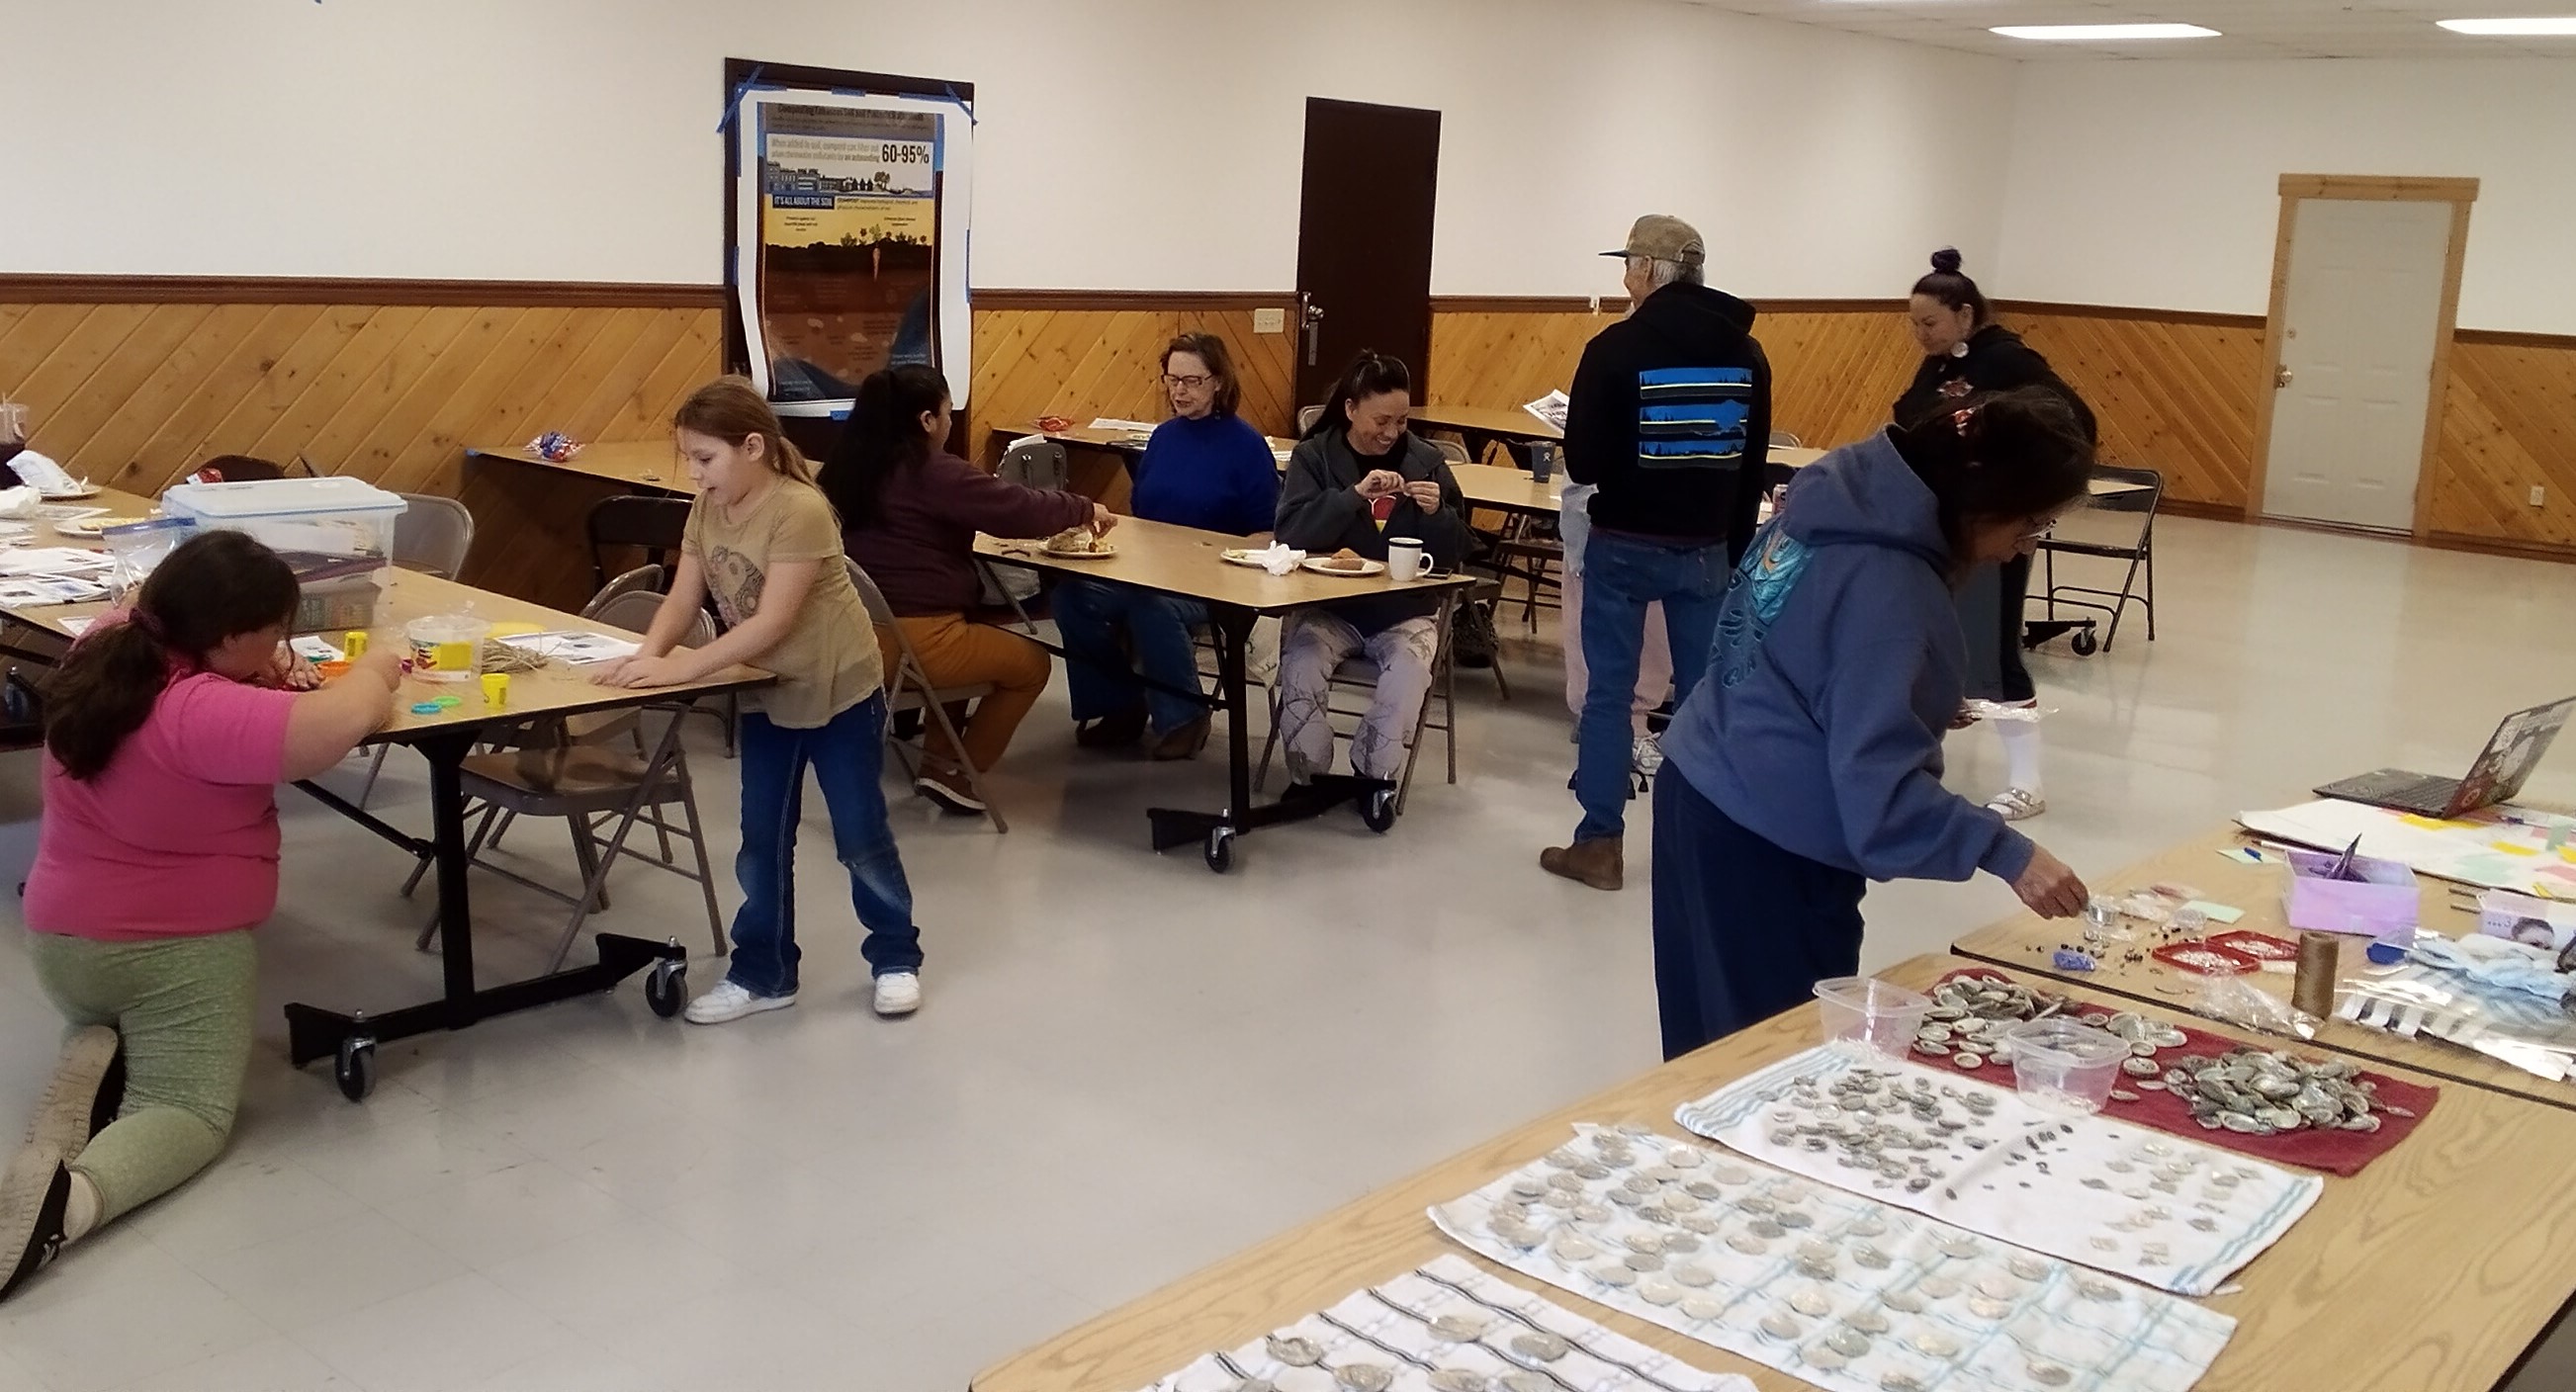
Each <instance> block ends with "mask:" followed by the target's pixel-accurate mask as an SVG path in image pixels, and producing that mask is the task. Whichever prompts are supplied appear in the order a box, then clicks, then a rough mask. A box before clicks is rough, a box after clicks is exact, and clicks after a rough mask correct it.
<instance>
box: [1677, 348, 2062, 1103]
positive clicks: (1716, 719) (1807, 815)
mask: <svg viewBox="0 0 2576 1392" xmlns="http://www.w3.org/2000/svg"><path fill="white" fill-rule="evenodd" d="M2092 461H2093V447H2092V444H2091V443H2090V441H2089V440H2088V439H2087V438H2086V436H2085V433H2084V431H2083V430H2082V429H2081V427H2080V426H2079V425H2078V423H2077V421H2076V418H2075V415H2074V413H2073V411H2071V410H2070V409H2068V407H2067V405H2066V402H2065V399H2064V398H2063V397H2061V396H2059V395H2057V394H2056V393H2053V392H2050V391H2048V390H2047V389H2045V388H2041V387H2022V388H2016V389H2014V390H2012V391H2005V392H1997V393H1994V394H1992V395H1989V396H1984V397H1971V398H1968V399H1966V400H1964V401H1962V402H1960V403H1959V404H1958V405H1957V406H1955V407H1954V408H1953V409H1951V410H1948V411H1943V412H1940V413H1939V414H1936V415H1932V416H1928V417H1925V418H1923V419H1921V420H1919V421H1917V422H1915V423H1913V424H1910V425H1904V426H1899V427H1896V428H1893V429H1890V430H1886V431H1883V432H1881V433H1880V434H1879V435H1878V436H1877V437H1876V438H1874V439H1869V440H1864V441H1862V442H1861V443H1859V444H1856V445H1850V446H1847V447H1845V448H1843V449H1839V450H1836V451H1834V452H1833V453H1832V454H1830V455H1827V456H1826V457H1824V458H1823V459H1820V460H1817V461H1816V462H1815V463H1813V464H1810V465H1808V466H1807V467H1806V468H1804V469H1801V470H1799V471H1798V477H1797V480H1796V481H1795V482H1793V483H1791V484H1790V485H1789V496H1788V500H1787V501H1786V503H1784V504H1783V505H1782V507H1781V509H1780V515H1779V516H1777V517H1775V518H1773V519H1772V520H1771V522H1770V524H1769V525H1767V526H1765V527H1764V528H1763V529H1762V531H1761V532H1760V533H1759V534H1758V535H1757V536H1755V538H1754V541H1753V549H1752V550H1750V551H1748V552H1746V553H1745V556H1744V560H1743V563H1742V564H1740V565H1738V566H1737V567H1736V570H1735V575H1734V577H1733V579H1732V580H1731V581H1730V583H1729V584H1728V586H1727V590H1726V598H1725V599H1724V601H1722V603H1721V604H1720V606H1719V609H1718V621H1717V641H1716V643H1715V645H1714V646H1713V647H1712V648H1711V649H1710V651H1709V658H1708V671H1707V673H1706V675H1704V676H1703V677H1702V678H1701V679H1700V683H1699V685H1698V686H1697V687H1696V688H1694V689H1693V690H1692V692H1691V696H1690V699H1689V700H1688V701H1685V702H1684V703H1683V704H1682V708H1681V710H1680V711H1679V712H1678V713H1677V714H1676V715H1674V717H1673V723H1672V727H1671V728H1670V729H1668V730H1666V731H1665V732H1664V768H1663V773H1662V775H1661V776H1660V777H1658V778H1657V779H1656V780H1655V870H1654V876H1655V904H1654V916H1655V994H1656V997H1657V1001H1658V1003H1659V1005H1660V1007H1661V1013H1662V1017H1663V1037H1664V1057H1666V1058H1678V1057H1680V1056H1681V1055H1683V1054H1686V1053H1688V1052H1690V1051H1691V1050H1693V1049H1696V1048H1698V1047H1699V1046H1701V1045H1703V1044H1706V1043H1708V1042H1709V1041H1710V1040H1713V1039H1718V1038H1722V1037H1723V1036H1725V1035H1728V1034H1732V1033H1734V1032H1735V1031H1737V1030H1739V1029H1743V1028H1744V1027H1746V1026H1747V1025H1751V1024H1754V1023H1757V1022H1759V1021H1761V1020H1763V1019H1766V1018H1768V1017H1769V1016H1772V1015H1776V1014H1778V1013H1779V1012H1781V1011H1783V1010H1786V1009H1788V1008H1789V1007H1791V1006H1793V1005H1796V1004H1798V1003H1799V1002H1801V1001H1803V1000H1805V999H1806V998H1807V995H1808V991H1809V989H1810V988H1811V987H1812V986H1814V984H1815V983H1816V982H1818V981H1821V980H1824V979H1825V978H1827V977H1833V976H1847V975H1850V974H1851V973H1853V972H1856V971H1858V970H1859V969H1860V940H1861V914H1860V900H1861V893H1862V891H1863V890H1864V889H1865V888H1867V885H1868V882H1869V881H1871V880H1893V879H1931V880H1964V879H1967V878H1969V877H1970V876H1972V875H1974V874H1975V873H1976V872H1978V871H1980V870H1983V871H1985V872H1987V873H1988V874H1991V875H1993V876H1995V877H1996V878H1998V879H2001V880H2003V881H2005V882H2006V883H2008V884H2010V885H2011V886H2012V888H2013V893H2015V894H2017V895H2019V896H2020V897H2021V901H2022V902H2023V903H2024V904H2027V905H2029V906H2030V908H2031V910H2032V911H2033V912H2035V913H2038V914H2040V915H2042V916H2043V917H2048V918H2064V917H2068V916H2070V915H2073V914H2074V913H2076V912H2078V911H2079V910H2081V909H2082V908H2083V907H2084V900H2085V889H2084V882H2083V881H2082V880H2080V879H2078V878H2076V875H2075V872H2074V871H2072V870H2069V869H2068V868H2067V867H2066V865H2065V863H2064V862H2062V861H2060V860H2059V859H2058V858H2057V857H2055V856H2053V855H2050V854H2049V853H2048V852H2047V851H2045V850H2043V849H2041V848H2040V847H2038V846H2037V845H2034V844H2033V843H2032V842H2031V840H2030V838H2028V837H2026V836H2024V835H2022V834H2021V833H2020V832H2018V831H2016V830H2014V829H2013V828H2011V827H2009V826H2007V825H2005V822H2004V817H2003V815H2002V814H2000V813H1998V812H1996V811H1994V810H1993V809H1991V808H1986V807H1980V806H1978V805H1977V804H1976V803H1975V802H1972V801H1970V800H1969V799H1967V798H1964V797H1961V796H1959V795H1958V794H1956V793H1953V792H1951V791H1950V790H1948V789H1947V788H1944V787H1942V786H1941V737H1942V735H1943V734H1944V733H1945V732H1947V731H1948V730H1949V728H1950V726H1951V723H1952V720H1953V719H1954V717H1956V716H1957V715H1958V713H1959V709H1960V699H1961V698H1960V688H1961V683H1962V682H1963V680H1964V677H1965V673H1964V668H1965V665H1966V655H1965V650H1964V644H1963V642H1962V640H1961V637H1960V633H1959V619H1958V615H1957V612H1956V610H1954V609H1953V608H1952V605H1951V593H1952V591H1953V590H1955V589H1956V588H1957V587H1958V585H1959V584H1960V582H1961V581H1962V580H1964V579H1965V578H1966V577H1967V575H1968V574H1969V573H1970V572H1971V571H1973V570H1975V569H1976V568H1977V567H1979V566H1991V565H1996V564H1999V563H2001V562H2002V561H2004V560H2006V559H2009V558H2010V557H2013V556H2016V555H2024V554H2027V553H2028V552H2029V551H2030V550H2031V549H2032V548H2033V547H2034V546H2036V545H2037V544H2038V541H2039V538H2040V536H2041V535H2042V534H2044V533H2045V532H2046V531H2047V530H2048V528H2049V526H2050V525H2051V524H2052V523H2054V522H2055V521H2056V520H2057V518H2058V516H2059V515H2060V514H2061V513H2064V512H2065V511H2067V510H2068V509H2069V508H2071V507H2073V506H2074V505H2075V504H2076V503H2077V502H2078V501H2080V500H2081V499H2082V498H2083V496H2084V489H2085V481H2086V476H2087V474H2088V473H2089V471H2090V469H2091V467H2092Z"/></svg>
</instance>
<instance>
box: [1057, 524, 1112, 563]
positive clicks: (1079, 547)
mask: <svg viewBox="0 0 2576 1392" xmlns="http://www.w3.org/2000/svg"><path fill="white" fill-rule="evenodd" d="M1046 549H1048V550H1049V551H1059V552H1063V553H1064V554H1066V555H1071V556H1088V555H1090V554H1091V553H1093V552H1095V551H1106V550H1108V549H1109V548H1108V546H1107V545H1106V544H1104V543H1103V542H1102V541H1101V539H1100V538H1099V537H1097V536H1094V535H1092V531H1091V528H1089V527H1087V526H1085V527H1067V528H1065V529H1064V530H1063V531H1061V532H1058V533H1056V534H1055V535H1054V536H1051V537H1048V538H1047V544H1046Z"/></svg>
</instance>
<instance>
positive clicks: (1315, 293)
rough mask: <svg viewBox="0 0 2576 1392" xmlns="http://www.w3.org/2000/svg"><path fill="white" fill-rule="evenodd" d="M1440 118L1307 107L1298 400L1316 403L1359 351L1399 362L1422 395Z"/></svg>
mask: <svg viewBox="0 0 2576 1392" xmlns="http://www.w3.org/2000/svg"><path fill="white" fill-rule="evenodd" d="M1439 188H1440V113H1439V112H1437V111H1417V110H1415V109H1413V108H1411V107H1405V106H1372V105H1369V104H1368V103H1366V102H1346V101H1327V100H1325V99H1323V98H1321V97H1309V98H1307V99H1306V172H1305V181H1304V192H1303V195H1302V197H1301V198H1300V199H1299V202H1298V208H1297V298H1298V301H1299V304H1300V306H1301V308H1302V313H1303V316H1304V322H1303V323H1301V324H1300V325H1298V326H1297V328H1298V330H1299V333H1298V339H1297V344H1296V349H1297V400H1298V402H1299V404H1301V405H1313V404H1315V403H1317V402H1320V401H1322V400H1323V399H1324V397H1325V396H1326V394H1328V393H1329V392H1331V390H1332V387H1333V383H1334V382H1335V381H1336V380H1338V379H1339V378H1340V377H1341V375H1342V369H1343V368H1345V367H1348V366H1350V362H1351V359H1352V358H1353V357H1355V356H1357V355H1358V354H1359V353H1360V351H1361V350H1362V349H1373V350H1375V351H1377V352H1380V353H1383V354H1386V355H1387V356H1389V357H1396V358H1402V359H1403V360H1404V364H1405V366H1407V367H1409V368H1411V369H1413V399H1414V400H1416V401H1420V400H1422V399H1423V392H1424V388H1425V386H1426V384H1427V383H1428V381H1429V372H1430V359H1431V212H1432V207H1433V205H1434V203H1435V202H1436V201H1437V198H1438V195H1439Z"/></svg>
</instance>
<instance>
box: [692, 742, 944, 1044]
mask: <svg viewBox="0 0 2576 1392" xmlns="http://www.w3.org/2000/svg"><path fill="white" fill-rule="evenodd" d="M885 721H886V699H885V693H884V692H882V691H880V692H878V693H877V694H875V695H874V696H870V697H869V698H868V699H866V700H864V701H861V702H859V703H858V704H857V705H855V706H852V707H850V708H849V709H848V710H845V711H843V712H841V713H840V714H839V715H836V716H833V717H832V719H831V721H830V722H829V723H827V724H824V725H819V726H816V727H815V728H813V729H810V730H791V729H788V728H787V727H785V726H783V725H777V724H773V723H771V721H770V719H769V717H768V716H767V715H766V714H763V713H762V712H759V711H744V712H743V714H742V757H741V760H740V763H741V768H742V853H741V854H740V855H737V856H735V857H734V862H733V873H734V878H735V879H737V880H739V881H741V882H742V909H741V911H740V912H738V913H736V914H735V915H734V916H733V965H732V966H731V967H730V968H728V969H727V970H726V972H725V979H726V980H728V981H731V982H732V983H734V984H735V985H737V986H740V987H741V988H743V989H744V990H746V991H749V992H751V993H752V994H753V995H755V996H783V995H786V994H787V993H788V992H790V991H793V990H795V989H796V962H797V959H798V958H799V957H801V956H802V955H803V954H802V953H800V952H798V951H797V949H796V824H797V822H798V821H799V820H801V819H802V818H803V816H804V802H805V770H806V769H807V768H808V767H811V768H812V769H813V770H814V782H815V784H816V785H817V786H819V787H820V788H821V789H822V790H823V806H824V807H825V808H826V809H827V810H828V811H829V812H830V813H831V815H832V850H833V854H834V855H835V856H836V857H838V858H839V860H840V862H841V864H842V865H844V866H846V867H848V869H849V872H850V902H851V903H852V904H853V905H855V906H856V907H857V909H858V912H859V923H860V925H861V926H863V927H865V928H866V929H867V940H866V941H865V942H864V943H862V944H861V945H860V948H859V955H861V956H862V957H865V958H866V959H867V963H868V966H869V967H870V968H871V969H873V970H874V971H875V973H876V974H877V975H879V976H883V975H885V974H886V973H888V972H908V971H919V970H920V969H921V930H920V929H919V928H917V927H915V926H914V925H913V921H912V886H910V885H909V884H907V883H905V882H904V878H903V861H902V859H901V858H900V857H898V856H897V855H896V854H895V849H894V828H893V826H892V825H891V824H889V823H888V822H887V820H886V804H885V789H884V788H883V787H882V786H880V785H879V784H878V782H877V780H878V777H879V776H880V775H881V774H882V773H883V772H884V771H885Z"/></svg>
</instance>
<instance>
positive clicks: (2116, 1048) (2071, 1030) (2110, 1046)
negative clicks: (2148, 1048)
mask: <svg viewBox="0 0 2576 1392" xmlns="http://www.w3.org/2000/svg"><path fill="white" fill-rule="evenodd" d="M2004 1042H2005V1044H2007V1045H2008V1046H2010V1050H2011V1053H2012V1061H2013V1086H2014V1088H2015V1089H2016V1090H2017V1091H2019V1092H2020V1093H2021V1096H2022V1100H2023V1101H2025V1102H2028V1103H2030V1104H2031V1105H2032V1106H2034V1107H2037V1108H2039V1109H2040V1110H2042V1111H2047V1112H2056V1113H2058V1114H2060V1115H2063V1116H2080V1115H2083V1114H2086V1113H2090V1112H2098V1111H2100V1110H2102V1104H2103V1103H2105V1102H2108V1101H2110V1100H2111V1084H2113V1083H2114V1082H2116V1081H2118V1080H2119V1077H2120V1061H2121V1060H2123V1059H2125V1058H2127V1057H2129V1042H2128V1041H2127V1040H2125V1039H2122V1038H2121V1037H2120V1036H2118V1035H2116V1034H2113V1033H2111V1032H2110V1031H2109V1030H2098V1029H2095V1028H2093V1027H2092V1026H2091V1025H2079V1024H2077V1023H2076V1022H2074V1021H2073V1020H2064V1019H2047V1020H2025V1021H2023V1022H2022V1023H2020V1024H2018V1025H2015V1026H2013V1027H2012V1028H2011V1029H2008V1030H2005V1031H2004Z"/></svg>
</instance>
